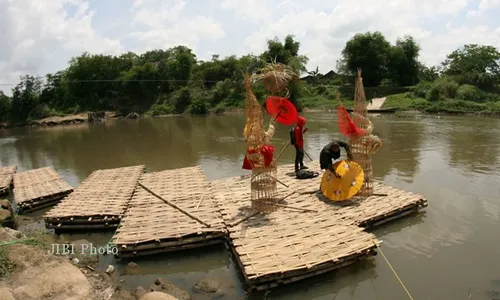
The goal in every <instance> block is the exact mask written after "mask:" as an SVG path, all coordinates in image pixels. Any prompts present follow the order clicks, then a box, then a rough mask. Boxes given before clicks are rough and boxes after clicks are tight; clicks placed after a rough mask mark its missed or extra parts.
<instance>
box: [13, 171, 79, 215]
mask: <svg viewBox="0 0 500 300" xmlns="http://www.w3.org/2000/svg"><path fill="white" fill-rule="evenodd" d="M13 177H14V178H13V184H14V203H15V204H16V205H17V206H18V207H19V208H20V210H21V211H22V212H24V213H27V212H32V211H35V210H38V209H41V208H44V207H47V206H51V205H53V204H54V203H57V202H58V201H60V200H61V199H63V198H64V197H65V196H66V195H68V194H70V193H71V192H72V191H73V187H72V186H70V185H69V184H68V183H67V182H66V181H65V180H64V179H62V177H61V176H60V175H59V174H58V173H57V172H56V171H55V170H54V169H53V168H51V167H43V168H38V169H33V170H29V171H25V172H20V173H15V174H14V176H13Z"/></svg>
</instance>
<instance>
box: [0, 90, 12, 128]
mask: <svg viewBox="0 0 500 300" xmlns="http://www.w3.org/2000/svg"><path fill="white" fill-rule="evenodd" d="M10 102H11V100H10V97H8V96H7V95H5V94H4V93H3V92H2V91H0V122H5V121H8V120H9V116H10V105H11V103H10Z"/></svg>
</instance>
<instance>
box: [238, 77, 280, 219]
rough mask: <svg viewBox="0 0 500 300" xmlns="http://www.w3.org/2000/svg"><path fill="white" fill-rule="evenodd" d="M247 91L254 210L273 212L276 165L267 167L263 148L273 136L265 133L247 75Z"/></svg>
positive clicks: (261, 116) (249, 154)
mask: <svg viewBox="0 0 500 300" xmlns="http://www.w3.org/2000/svg"><path fill="white" fill-rule="evenodd" d="M245 89H246V101H245V104H246V107H245V112H246V115H247V124H246V130H245V133H246V141H247V154H246V157H247V159H248V160H249V161H250V162H251V164H252V179H251V182H250V188H251V194H252V197H251V199H252V208H254V209H255V210H258V211H272V210H274V209H276V208H277V206H273V205H271V204H272V203H274V202H276V201H278V199H277V186H276V173H277V169H276V164H275V163H274V162H273V163H271V164H270V165H268V166H266V165H265V160H264V155H263V154H262V153H261V150H262V147H263V146H264V145H265V144H267V145H269V144H270V138H271V135H272V133H271V134H268V133H266V132H265V131H264V118H263V111H262V106H261V105H260V104H259V102H258V101H257V98H256V97H255V94H254V93H253V91H252V86H251V77H250V75H249V74H245Z"/></svg>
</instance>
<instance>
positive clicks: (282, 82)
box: [258, 62, 298, 96]
mask: <svg viewBox="0 0 500 300" xmlns="http://www.w3.org/2000/svg"><path fill="white" fill-rule="evenodd" d="M258 77H259V78H260V79H262V84H263V85H264V87H265V88H266V90H268V91H269V92H271V93H272V94H280V93H285V94H286V95H287V96H288V94H289V91H288V83H289V82H290V81H293V80H296V79H298V75H297V74H296V73H295V72H294V71H293V69H292V68H290V67H289V66H287V65H284V64H281V63H276V62H271V63H269V64H267V65H266V66H265V67H264V68H263V69H262V73H261V74H260V75H259V76H258Z"/></svg>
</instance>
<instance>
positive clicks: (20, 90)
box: [10, 75, 42, 122]
mask: <svg viewBox="0 0 500 300" xmlns="http://www.w3.org/2000/svg"><path fill="white" fill-rule="evenodd" d="M41 92H42V80H41V78H39V77H34V76H31V75H26V76H22V77H21V82H20V83H19V84H18V85H16V87H14V89H13V90H12V102H11V110H10V111H11V118H12V120H13V121H14V122H26V121H29V120H32V119H36V118H39V117H42V114H41V109H40V108H41V107H40V102H39V100H40V95H41Z"/></svg>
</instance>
